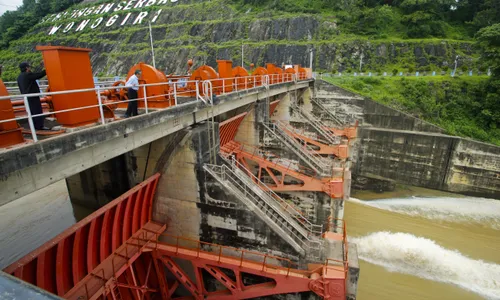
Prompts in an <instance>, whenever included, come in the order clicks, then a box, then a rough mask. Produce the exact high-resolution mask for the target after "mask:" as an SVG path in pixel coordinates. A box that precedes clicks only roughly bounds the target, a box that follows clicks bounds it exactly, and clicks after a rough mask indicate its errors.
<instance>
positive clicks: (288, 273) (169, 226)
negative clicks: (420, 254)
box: [0, 46, 360, 300]
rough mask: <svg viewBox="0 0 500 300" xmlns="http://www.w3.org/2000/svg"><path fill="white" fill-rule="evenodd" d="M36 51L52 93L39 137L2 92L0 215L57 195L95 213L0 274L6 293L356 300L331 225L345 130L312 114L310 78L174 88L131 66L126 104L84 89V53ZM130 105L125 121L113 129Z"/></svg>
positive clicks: (351, 122) (350, 118) (204, 80)
mask: <svg viewBox="0 0 500 300" xmlns="http://www.w3.org/2000/svg"><path fill="white" fill-rule="evenodd" d="M38 50H39V51H41V52H42V55H43V59H44V63H45V66H46V69H47V80H48V82H47V85H48V86H49V87H50V91H44V92H42V94H40V95H36V96H40V97H41V102H42V108H43V115H44V116H45V117H46V118H47V120H46V123H47V122H50V123H51V124H52V125H53V126H52V127H53V128H52V130H50V131H47V130H43V131H40V130H35V128H34V126H33V118H34V117H37V116H33V115H32V113H31V112H30V109H29V106H28V105H26V103H27V98H28V96H26V95H20V96H19V95H14V93H12V94H11V95H9V91H12V89H11V88H10V89H9V86H8V84H7V87H6V88H5V85H4V83H3V82H2V83H1V84H0V86H1V87H2V89H0V92H2V95H1V96H2V97H0V103H2V108H3V111H2V115H1V118H0V124H1V126H0V135H2V138H1V140H2V144H1V145H0V147H1V148H2V149H1V151H0V162H1V164H0V173H1V180H0V199H1V200H0V205H1V206H7V205H11V204H12V203H15V202H16V201H19V199H22V198H23V197H32V196H35V198H36V195H37V193H38V192H39V191H40V190H42V189H45V188H47V187H50V186H51V185H54V184H57V183H61V182H63V183H64V184H65V185H66V187H67V191H68V195H69V198H70V199H71V200H70V201H71V202H72V203H73V204H74V205H78V206H79V207H84V208H86V209H88V210H91V211H93V212H92V213H89V214H88V215H87V216H86V217H84V218H83V219H81V220H80V221H79V222H77V223H76V224H74V225H73V226H71V227H69V228H66V229H65V230H64V231H62V232H61V233H60V234H58V235H57V236H55V237H53V238H52V239H50V240H48V241H46V243H44V244H43V245H41V246H40V247H33V248H32V249H27V250H26V251H25V253H19V255H18V257H16V258H15V259H12V260H11V261H8V263H7V264H6V265H5V266H3V273H2V276H1V278H0V286H2V288H3V289H4V290H6V291H12V292H14V291H17V292H18V293H29V292H34V293H38V294H39V295H40V297H45V298H48V299H51V298H52V296H54V297H55V296H58V297H61V298H65V299H101V298H102V299H143V298H147V299H251V298H259V297H273V298H276V299H281V298H280V297H287V299H303V298H308V299H337V300H341V299H342V300H344V299H356V290H357V283H358V279H359V275H360V269H359V264H358V258H357V249H356V245H355V244H354V243H349V242H348V224H345V222H344V221H343V214H344V202H345V201H346V200H347V199H348V198H349V196H350V190H351V169H352V167H353V166H352V146H353V145H355V143H356V140H357V130H358V121H357V119H356V116H355V115H353V114H350V113H348V114H336V113H334V112H332V111H331V110H330V109H328V108H327V107H326V106H325V105H327V103H325V102H324V101H320V100H318V98H317V97H316V89H315V82H316V80H315V79H314V77H313V74H312V72H311V70H310V69H306V68H302V67H301V66H299V65H294V66H292V67H288V68H286V69H284V68H280V67H277V66H275V65H274V64H272V63H268V64H266V65H265V66H262V67H254V66H251V70H250V71H247V70H246V69H245V68H243V67H233V66H232V62H231V61H227V60H219V61H217V68H216V69H214V68H212V67H210V66H206V65H203V66H199V67H198V68H196V69H194V70H192V66H193V62H191V61H190V62H189V63H188V67H189V71H188V72H187V74H186V75H175V76H174V75H170V76H166V75H165V74H163V73H162V72H161V71H158V70H157V69H155V68H154V67H152V66H150V65H148V64H145V63H140V62H138V63H137V64H136V65H134V66H131V67H130V72H129V74H128V75H127V78H129V77H130V76H132V75H133V74H134V73H135V71H136V70H140V71H141V72H142V74H141V76H140V78H139V86H138V91H137V94H138V96H137V98H136V99H130V98H129V96H130V94H129V93H128V92H127V91H128V88H129V87H128V86H126V79H127V78H120V79H118V80H111V81H106V80H98V79H95V78H93V77H92V69H91V67H90V61H89V52H90V51H91V50H90V49H80V48H69V47H60V46H44V47H38ZM31 96H34V95H31ZM132 101H137V104H138V107H139V115H138V116H133V117H126V116H124V112H125V109H126V108H127V106H128V105H129V103H130V102H132ZM4 106H5V107H4ZM46 209H50V207H47V208H46ZM19 280H21V281H19ZM14 293H15V292H14ZM19 295H21V294H19ZM19 297H21V296H19Z"/></svg>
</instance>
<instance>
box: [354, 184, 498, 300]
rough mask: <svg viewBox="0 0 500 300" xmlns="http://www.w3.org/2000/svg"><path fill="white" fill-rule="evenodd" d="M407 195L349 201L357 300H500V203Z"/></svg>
mask: <svg viewBox="0 0 500 300" xmlns="http://www.w3.org/2000/svg"><path fill="white" fill-rule="evenodd" d="M409 190H410V191H408V190H405V191H403V193H395V194H394V193H393V194H386V195H384V194H370V193H366V192H365V193H359V194H357V195H356V194H354V195H353V196H354V197H358V198H363V199H366V200H368V201H361V200H358V199H356V198H353V199H351V200H350V201H348V202H347V203H346V207H345V220H346V224H347V230H348V234H349V237H350V241H352V242H355V243H357V244H358V252H359V257H360V265H361V277H360V281H359V286H358V299H359V300H378V299H380V300H382V299H384V300H389V299H394V300H396V299H397V300H400V299H409V300H412V299H415V300H416V299H436V300H438V299H450V300H452V299H453V300H456V299H500V201H498V200H491V199H481V198H471V197H462V196H457V195H453V194H444V193H441V192H437V191H429V190H424V189H418V188H410V189H409ZM412 194H413V196H412ZM392 197H395V198H392ZM376 198H381V200H375V199H376ZM388 198H389V199H388Z"/></svg>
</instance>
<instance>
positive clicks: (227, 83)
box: [212, 60, 233, 94]
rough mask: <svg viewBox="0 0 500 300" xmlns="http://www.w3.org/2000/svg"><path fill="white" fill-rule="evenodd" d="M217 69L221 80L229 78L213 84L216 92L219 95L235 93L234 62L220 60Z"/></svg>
mask: <svg viewBox="0 0 500 300" xmlns="http://www.w3.org/2000/svg"><path fill="white" fill-rule="evenodd" d="M217 66H218V67H217V69H218V71H219V78H220V79H223V78H228V79H224V80H216V81H215V82H212V84H213V86H214V91H215V92H217V93H218V94H222V93H223V92H224V93H230V92H232V91H233V79H231V78H232V77H233V62H232V61H230V60H218V61H217ZM215 87H218V88H215Z"/></svg>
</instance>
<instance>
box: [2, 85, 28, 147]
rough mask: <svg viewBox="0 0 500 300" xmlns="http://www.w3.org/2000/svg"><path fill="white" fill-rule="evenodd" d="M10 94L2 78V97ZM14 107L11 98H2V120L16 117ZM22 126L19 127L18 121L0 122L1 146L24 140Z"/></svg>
mask: <svg viewBox="0 0 500 300" xmlns="http://www.w3.org/2000/svg"><path fill="white" fill-rule="evenodd" d="M3 96H9V92H8V91H7V88H6V87H5V84H4V83H3V81H2V79H0V97H3ZM15 117H16V116H15V114H14V109H13V108H12V102H11V101H10V99H6V100H0V120H10V119H14V118H15ZM21 130H22V128H19V126H18V125H17V122H16V121H10V122H5V123H0V148H5V147H9V146H12V145H15V144H20V143H23V142H24V138H23V133H22V131H21Z"/></svg>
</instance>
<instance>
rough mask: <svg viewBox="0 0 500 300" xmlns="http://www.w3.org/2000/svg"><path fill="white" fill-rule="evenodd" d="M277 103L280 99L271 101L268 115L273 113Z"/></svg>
mask: <svg viewBox="0 0 500 300" xmlns="http://www.w3.org/2000/svg"><path fill="white" fill-rule="evenodd" d="M278 104H280V100H276V101H273V102H271V104H269V116H272V115H273V113H274V111H275V110H276V108H277V107H278Z"/></svg>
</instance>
